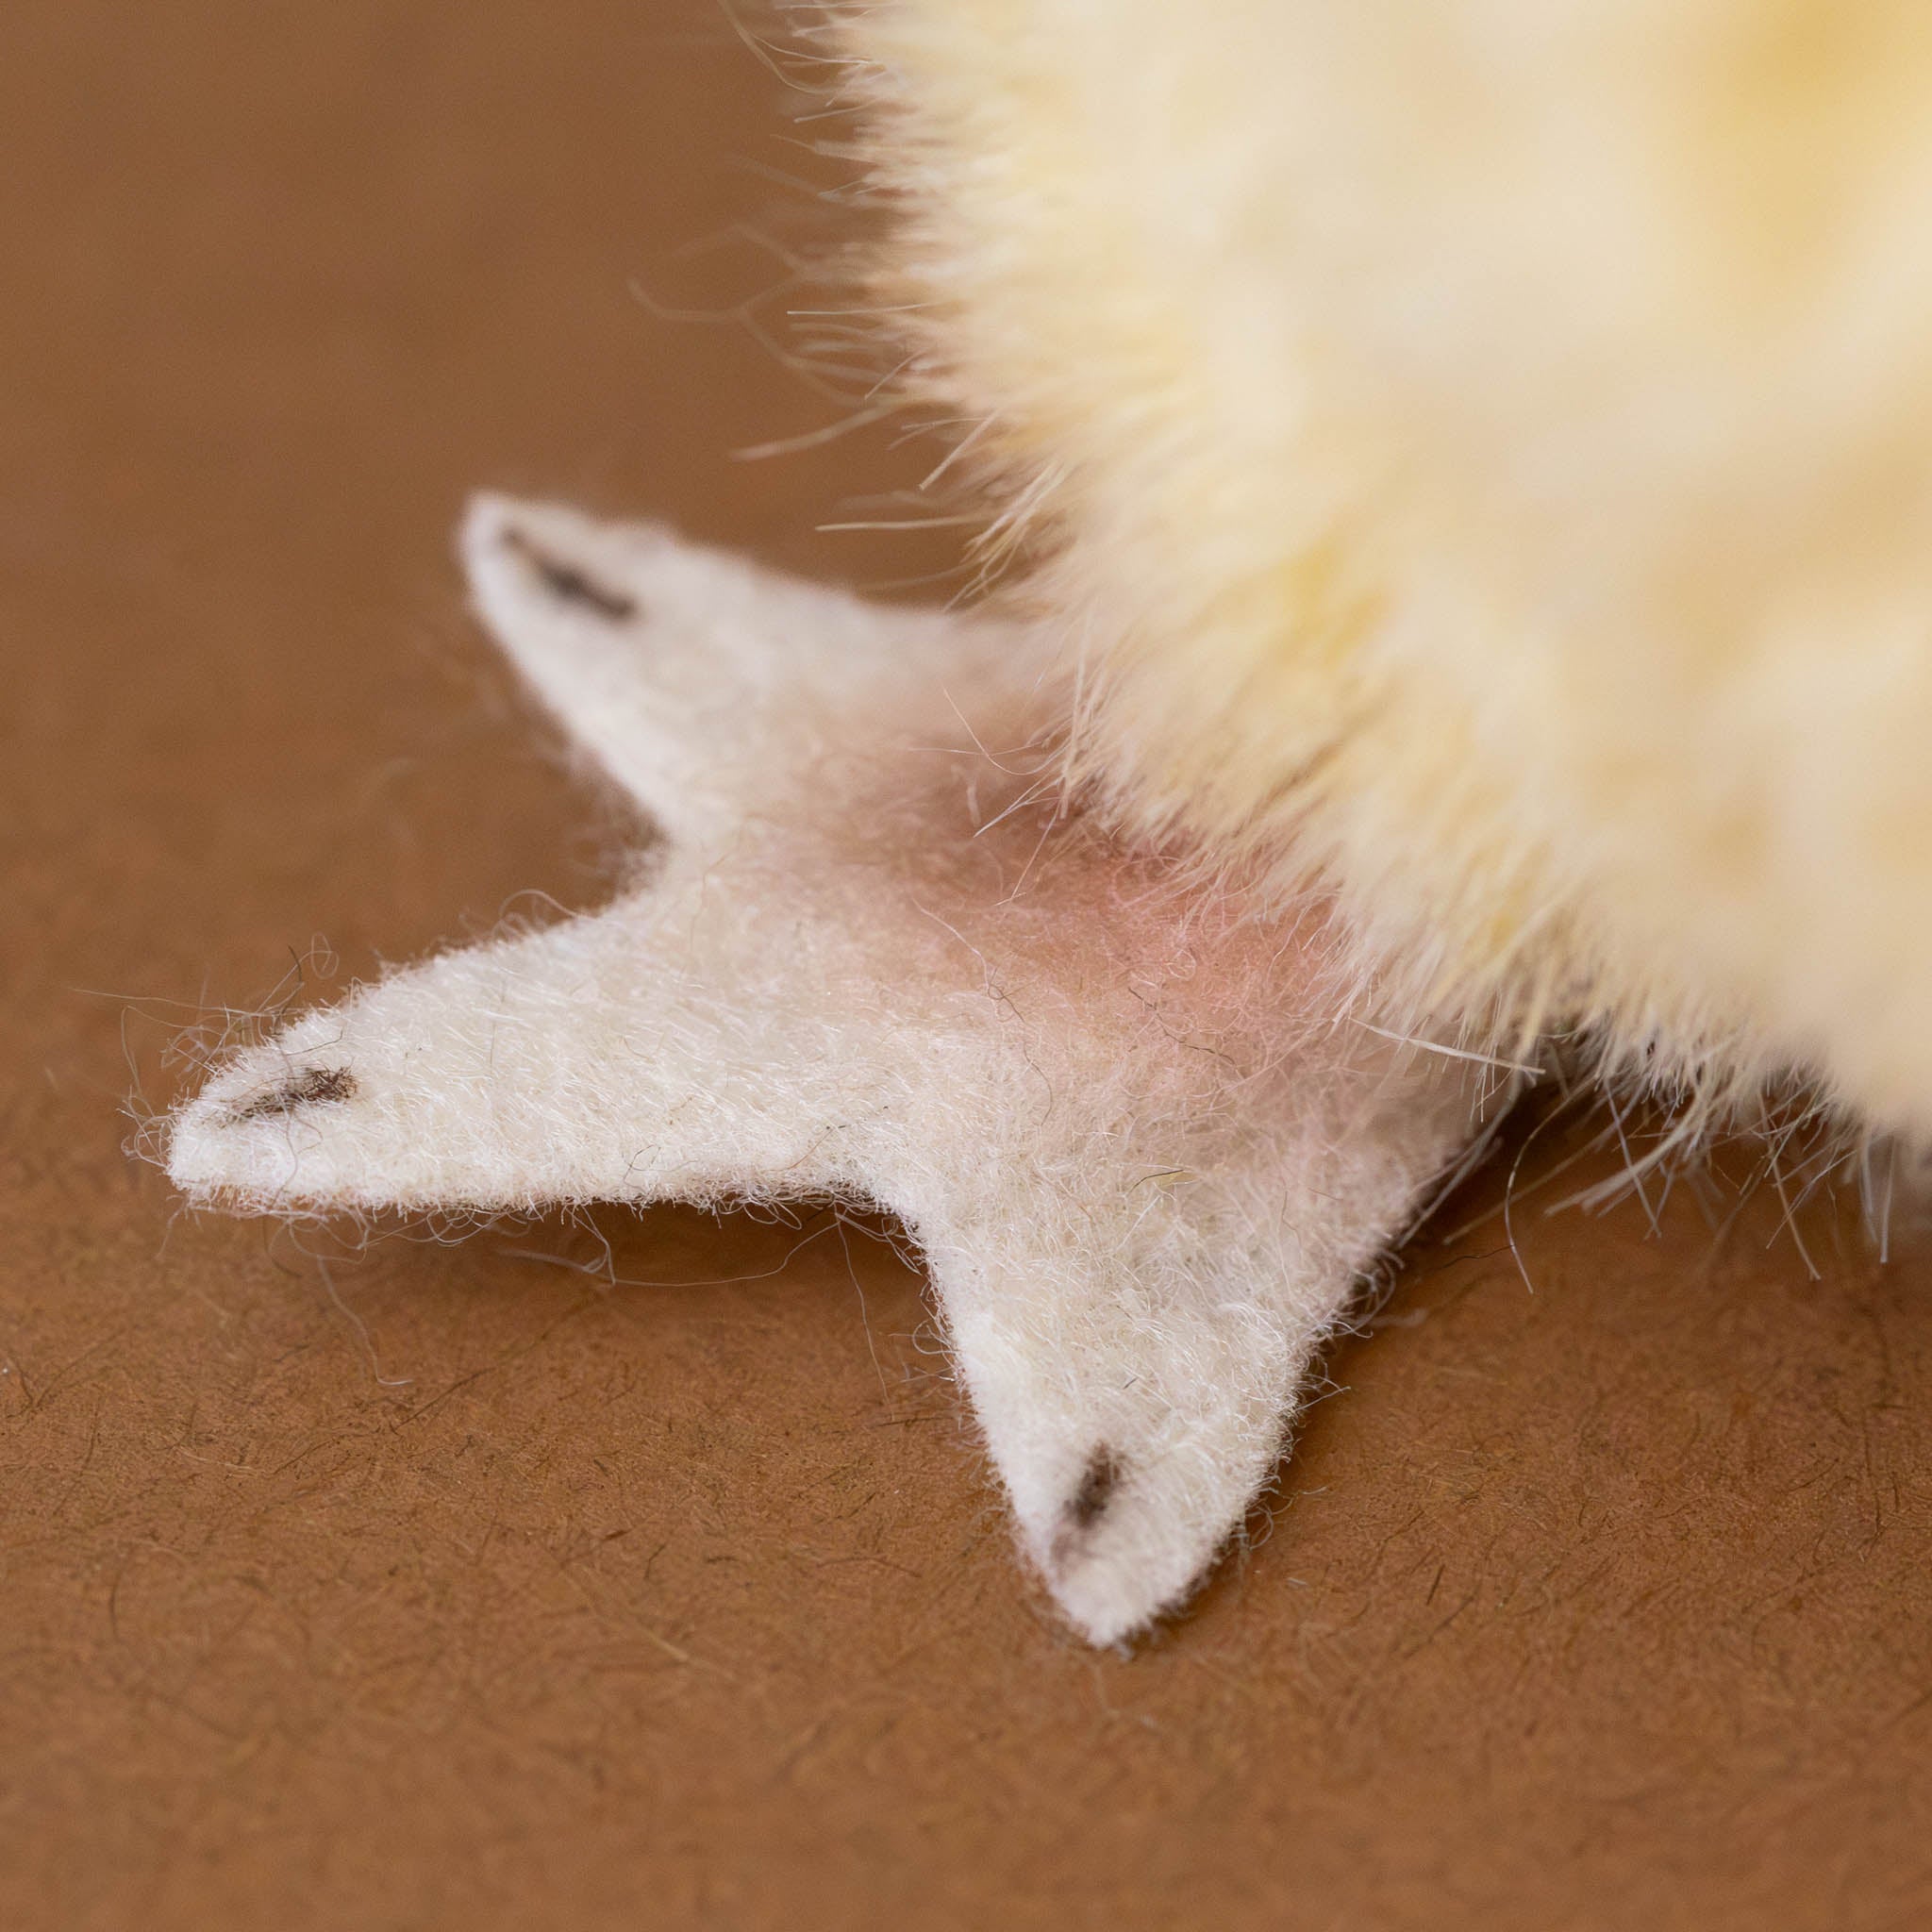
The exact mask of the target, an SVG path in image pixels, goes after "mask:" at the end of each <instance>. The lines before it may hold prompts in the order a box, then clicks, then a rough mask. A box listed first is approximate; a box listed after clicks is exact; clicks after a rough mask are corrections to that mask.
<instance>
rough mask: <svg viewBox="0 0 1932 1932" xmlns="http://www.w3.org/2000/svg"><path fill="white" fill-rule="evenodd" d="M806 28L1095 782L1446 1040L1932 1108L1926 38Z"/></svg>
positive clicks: (1632, 4) (926, 14)
mask: <svg viewBox="0 0 1932 1932" xmlns="http://www.w3.org/2000/svg"><path fill="white" fill-rule="evenodd" d="M835 26H836V30H837V32H838V33H839V35H840V36H841V44H842V50H843V51H844V53H845V54H846V55H848V56H849V57H850V58H851V59H852V60H853V62H854V66H853V67H852V69H851V70H850V72H851V75H853V76H854V79H853V86H854V88H855V89H856V91H857V93H858V96H859V106H860V109H861V116H862V121H863V125H864V127H865V130H866V132H865V135H864V141H865V148H866V153H867V156H868V158H869V161H870V163H871V165H872V168H873V170H874V178H875V179H876V181H877V182H878V183H879V184H880V185H881V186H882V188H883V189H884V190H885V191H886V192H887V193H888V194H889V195H890V197H891V200H892V202H893V203H894V205H895V207H896V209H897V217H896V221H895V223H894V225H893V231H892V239H891V242H890V243H889V244H888V248H887V252H886V253H885V254H884V256H883V257H882V258H881V259H880V260H879V262H878V263H877V264H876V265H875V271H874V288H875V290H876V291H878V295H877V299H878V301H879V304H880V306H881V307H883V308H891V309H892V310H893V311H894V316H893V320H894V321H895V322H896V323H898V324H901V325H905V327H906V328H907V330H908V335H909V340H910V344H911V357H912V359H911V361H910V363H909V364H908V372H909V380H910V382H911V383H912V385H913V387H914V388H915V389H916V390H917V391H919V392H921V393H922V394H924V395H926V396H933V397H938V398H939V399H941V402H942V404H943V406H944V408H945V410H946V412H947V413H948V414H950V415H951V416H953V417H954V418H956V419H958V420H959V421H961V422H962V423H963V424H964V425H965V428H964V435H965V437H966V439H967V440H968V441H970V442H971V444H972V451H971V455H972V458H973V460H974V462H976V463H977V464H979V465H980V470H981V475H982V477H983V478H989V479H993V480H994V482H995V484H996V487H997V488H998V490H999V491H1001V493H1002V499H1003V503H1004V511H1003V514H1004V516H1005V517H1006V519H1007V525H1008V527H1012V528H1022V527H1024V529H1025V531H1026V532H1027V534H1028V535H1029V536H1030V537H1031V538H1032V539H1033V540H1034V541H1035V545H1036V548H1037V549H1039V550H1040V551H1041V552H1042V553H1043V557H1044V560H1043V561H1042V562H1041V564H1040V565H1039V568H1038V571H1037V574H1036V575H1034V576H1033V578H1032V579H1031V582H1030V585H1029V586H1028V588H1029V590H1030V592H1031V593H1032V594H1033V595H1034V596H1035V597H1036V598H1037V599H1038V600H1040V601H1041V603H1042V605H1043V607H1044V608H1046V609H1047V610H1048V611H1050V612H1051V613H1052V621H1053V622H1054V623H1055V624H1056V625H1058V627H1059V629H1060V633H1061V635H1062V637H1063V639H1064V644H1065V654H1066V669H1067V675H1068V679H1069V691H1070V699H1069V703H1070V711H1071V715H1072V717H1073V726H1072V730H1071V733H1070V739H1069V758H1070V761H1071V769H1072V771H1073V773H1074V775H1075V776H1076V777H1077V778H1078V779H1079V780H1081V781H1083V782H1086V783H1089V784H1091V785H1094V786H1096V787H1098V788H1100V789H1102V790H1103V791H1105V793H1106V794H1107V795H1108V797H1110V798H1111V799H1112V800H1113V801H1114V803H1115V806H1116V808H1119V809H1120V810H1122V811H1123V812H1124V813H1125V814H1127V815H1128V816H1129V817H1130V818H1131V819H1133V820H1134V821H1135V822H1137V823H1139V824H1142V825H1145V826H1149V827H1153V828H1156V829H1158V830H1161V831H1163V832H1181V833H1185V834H1186V835H1188V836H1189V837H1190V838H1191V839H1192V840H1193V841H1195V842H1196V845H1197V847H1198V849H1200V850H1201V851H1202V852H1203V853H1205V854H1206V855H1207V856H1208V858H1210V859H1212V860H1213V861H1215V862H1226V863H1230V864H1240V865H1243V866H1251V865H1257V864H1258V865H1260V866H1262V867H1264V868H1266V869H1267V870H1268V871H1270V872H1271V873H1273V874H1274V875H1275V876H1277V877H1278V878H1279V879H1280V880H1281V881H1282V882H1283V884H1284V885H1287V884H1289V883H1291V882H1296V881H1301V880H1304V879H1306V877H1307V875H1308V874H1309V873H1310V872H1311V871H1316V872H1319V873H1321V874H1325V875H1326V876H1327V877H1328V878H1330V879H1332V880H1333V881H1334V882H1335V883H1336V884H1337V885H1338V887H1339V889H1340V891H1341V896H1342V900H1343V903H1344V905H1345V907H1346V908H1347V909H1348V911H1349V913H1350V914H1351V916H1352V919H1353V921H1354V923H1355V925H1356V927H1357V931H1358V933H1359V935H1360V940H1361V943H1362V946H1363V948H1364V955H1363V957H1364V958H1365V959H1366V960H1368V961H1371V962H1373V964H1374V968H1375V970H1376V972H1377V973H1378V974H1379V975H1380V978H1381V983H1382V984H1383V987H1384V990H1385V991H1386V992H1387V993H1388V994H1389V996H1390V997H1391V999H1392V1001H1393V1002H1394V1008H1395V1010H1396V1011H1397V1012H1398V1014H1399V1015H1400V1016H1401V1017H1402V1020H1403V1022H1404V1024H1412V1025H1414V1026H1415V1027H1417V1028H1418V1029H1423V1028H1428V1029H1434V1030H1435V1032H1436V1037H1437V1038H1439V1039H1452V1040H1459V1041H1461V1042H1462V1043H1463V1044H1464V1045H1475V1046H1478V1047H1481V1048H1483V1049H1484V1050H1500V1051H1502V1052H1505V1053H1512V1052H1514V1051H1515V1050H1516V1049H1517V1048H1518V1046H1519V1044H1520V1042H1521V1041H1522V1040H1523V1039H1524V1037H1525V1036H1528V1035H1534V1034H1536V1033H1538V1032H1541V1031H1545V1030H1550V1029H1556V1028H1585V1029H1590V1030H1591V1033H1592V1036H1593V1037H1594V1038H1595V1039H1596V1040H1597V1041H1599V1042H1600V1043H1601V1044H1602V1045H1603V1047H1604V1049H1605V1051H1606V1053H1607V1057H1608V1059H1609V1061H1610V1063H1611V1064H1612V1066H1613V1067H1616V1066H1621V1067H1623V1068H1624V1069H1634V1070H1637V1071H1640V1072H1643V1073H1646V1074H1649V1075H1650V1076H1652V1077H1656V1078H1660V1079H1666V1080H1682V1081H1685V1082H1687V1083H1689V1084H1690V1085H1691V1088H1692V1089H1693V1090H1695V1091H1698V1092H1700V1093H1702V1094H1703V1095H1705V1096H1706V1097H1707V1098H1709V1097H1715V1098H1717V1099H1730V1098H1735V1097H1739V1096H1740V1095H1742V1094H1743V1093H1745V1092H1746V1091H1751V1090H1753V1089H1755V1088H1756V1087H1757V1084H1758V1083H1759V1082H1760V1081H1763V1080H1766V1079H1769V1078H1773V1077H1775V1076H1776V1075H1777V1074H1778V1073H1779V1072H1780V1071H1781V1070H1784V1069H1788V1068H1794V1067H1795V1068H1798V1069H1801V1070H1804V1071H1806V1072H1807V1073H1809V1074H1811V1075H1813V1076H1814V1077H1816V1078H1818V1079H1819V1080H1820V1081H1821V1082H1822V1083H1823V1085H1824V1090H1825V1091H1826V1092H1827V1094H1828V1095H1829V1096H1830V1097H1832V1098H1834V1099H1836V1100H1839V1101H1841V1102H1843V1103H1847V1104H1849V1105H1850V1106H1851V1107H1853V1108H1856V1109H1857V1110H1859V1111H1861V1112H1862V1113H1863V1115H1864V1116H1865V1117H1866V1118H1867V1119H1870V1120H1873V1121H1875V1122H1877V1123H1879V1124H1885V1125H1891V1126H1900V1127H1905V1128H1908V1129H1920V1130H1923V1129H1924V1128H1927V1127H1932V973H1928V970H1927V965H1926V961H1927V959H1928V957H1932V893H1928V890H1927V887H1928V881H1932V8H1928V7H1927V6H1926V5H1925V4H1924V0H1349V4H1346V5H1336V4H1332V0H1194V4H1191V5H1189V6H1185V7H1181V6H1175V5H1173V4H1172V0H1107V4H1099V0H882V4H876V5H872V6H867V7H864V8H851V9H849V10H847V9H839V10H836V14H835ZM1445 1028H1446V1029H1453V1030H1451V1031H1448V1032H1444V1031H1442V1030H1441V1029H1445Z"/></svg>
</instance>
